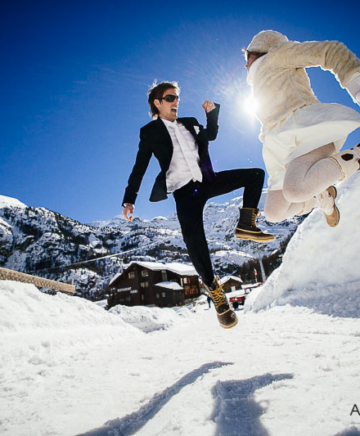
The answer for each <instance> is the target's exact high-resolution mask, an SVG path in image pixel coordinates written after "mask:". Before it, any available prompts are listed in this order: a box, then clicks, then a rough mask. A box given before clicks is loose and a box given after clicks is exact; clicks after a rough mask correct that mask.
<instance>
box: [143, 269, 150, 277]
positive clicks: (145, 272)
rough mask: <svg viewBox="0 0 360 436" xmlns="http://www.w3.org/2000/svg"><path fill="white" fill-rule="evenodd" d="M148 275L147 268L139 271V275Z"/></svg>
mask: <svg viewBox="0 0 360 436" xmlns="http://www.w3.org/2000/svg"><path fill="white" fill-rule="evenodd" d="M148 276H149V271H148V270H147V269H143V270H142V271H141V277H148Z"/></svg>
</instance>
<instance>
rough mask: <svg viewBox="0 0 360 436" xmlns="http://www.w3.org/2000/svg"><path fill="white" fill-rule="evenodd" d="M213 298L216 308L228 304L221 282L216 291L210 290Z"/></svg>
mask: <svg viewBox="0 0 360 436" xmlns="http://www.w3.org/2000/svg"><path fill="white" fill-rule="evenodd" d="M210 294H211V298H212V300H213V302H214V304H215V306H216V307H219V306H221V305H222V304H227V301H226V298H225V295H224V292H223V290H222V286H221V285H220V283H219V282H217V288H216V289H214V290H210Z"/></svg>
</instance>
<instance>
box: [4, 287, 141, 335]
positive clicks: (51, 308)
mask: <svg viewBox="0 0 360 436" xmlns="http://www.w3.org/2000/svg"><path fill="white" fill-rule="evenodd" d="M94 324H95V325H96V326H97V327H100V326H101V327H111V328H119V329H123V330H129V329H130V330H132V329H131V327H129V326H127V325H126V323H125V322H124V321H122V320H121V318H119V317H116V316H114V315H111V314H109V313H108V312H106V311H105V310H104V309H102V308H101V307H99V306H98V305H96V304H94V303H92V302H90V301H88V300H85V299H83V298H79V297H74V296H68V295H65V294H61V293H58V294H56V295H49V294H44V293H42V292H40V291H39V290H38V289H37V288H36V287H35V286H34V285H30V284H26V283H18V282H12V281H8V280H3V281H0V333H1V334H6V333H29V332H34V333H36V331H37V330H40V331H50V330H52V331H68V332H70V331H71V332H73V331H74V329H79V328H81V329H83V330H84V329H93V328H94Z"/></svg>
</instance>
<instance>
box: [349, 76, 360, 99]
mask: <svg viewBox="0 0 360 436" xmlns="http://www.w3.org/2000/svg"><path fill="white" fill-rule="evenodd" d="M346 88H347V90H348V91H349V94H350V95H351V97H352V98H353V100H354V101H355V103H357V104H358V105H360V76H357V77H355V79H352V81H351V82H349V83H348V85H347V87H346Z"/></svg>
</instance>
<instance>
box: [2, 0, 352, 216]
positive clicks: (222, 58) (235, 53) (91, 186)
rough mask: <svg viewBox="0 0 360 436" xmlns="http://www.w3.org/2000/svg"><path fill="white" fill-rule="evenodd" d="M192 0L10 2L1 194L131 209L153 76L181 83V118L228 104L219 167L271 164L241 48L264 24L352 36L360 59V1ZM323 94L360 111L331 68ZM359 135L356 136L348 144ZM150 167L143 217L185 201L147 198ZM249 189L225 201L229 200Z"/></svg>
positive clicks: (62, 207)
mask: <svg viewBox="0 0 360 436" xmlns="http://www.w3.org/2000/svg"><path fill="white" fill-rule="evenodd" d="M244 3H245V2H240V1H238V0H236V1H235V0H234V1H232V0H230V1H227V0H223V1H221V2H219V1H218V0H217V1H212V0H208V1H196V0H194V1H191V2H190V1H188V0H185V1H182V2H179V3H168V4H166V3H164V2H148V1H136V0H133V1H131V2H130V1H125V0H118V1H115V0H113V1H111V0H97V1H95V0H86V1H85V0H72V1H68V0H57V1H53V0H46V1H37V0H31V1H18V0H7V1H4V0H3V1H2V2H1V4H0V33H1V41H2V44H1V47H0V55H1V60H2V67H1V70H0V88H1V89H0V95H1V103H2V104H1V106H0V111H1V116H0V123H1V142H0V194H1V195H7V196H11V197H15V198H18V199H19V200H20V201H22V202H23V203H25V204H27V205H29V206H43V207H46V208H49V209H51V210H54V211H56V212H59V213H61V214H63V215H65V216H68V217H70V218H73V219H76V220H78V221H80V222H83V223H87V222H91V221H94V220H106V219H110V218H111V217H113V216H115V215H118V214H120V213H121V201H122V197H123V192H124V189H125V187H126V183H127V179H128V176H129V174H130V171H131V169H132V166H133V164H134V160H135V156H136V152H137V147H138V139H139V129H140V127H141V126H143V125H144V124H146V123H147V122H149V121H150V120H151V119H150V117H149V109H148V106H147V95H146V94H147V90H148V88H149V86H151V84H152V82H153V81H154V79H157V80H158V81H162V80H170V81H171V80H177V81H178V82H179V85H180V87H181V103H180V111H179V115H180V116H195V117H196V118H198V120H199V121H200V122H202V123H203V122H205V116H204V113H203V109H202V108H201V104H202V102H203V101H204V100H205V99H210V100H213V101H215V102H217V103H220V104H221V110H220V118H219V125H220V130H219V136H218V139H217V140H216V141H215V142H213V143H212V144H211V157H212V160H213V162H214V167H215V169H216V170H218V171H221V170H224V169H230V168H241V167H252V166H257V167H262V168H263V167H264V165H263V162H262V157H261V143H260V142H259V140H258V133H259V127H260V125H259V123H258V121H257V120H256V119H254V118H252V117H251V116H250V115H249V114H247V113H246V112H245V111H244V110H243V106H242V101H244V100H245V99H246V98H247V97H248V96H249V93H250V88H249V87H248V85H247V84H246V70H245V68H244V64H245V63H244V59H243V56H242V53H241V49H242V48H244V47H246V46H247V45H248V43H249V42H250V40H251V38H252V37H253V35H254V34H256V33H257V32H259V31H260V30H263V29H274V30H278V31H280V32H282V33H284V34H286V35H287V36H288V38H289V39H292V40H297V41H305V40H325V39H327V40H339V41H342V42H344V43H345V44H346V45H347V46H348V47H349V48H350V49H351V50H352V51H353V52H355V53H356V54H357V55H358V56H360V38H359V25H358V22H359V16H360V5H357V6H348V7H344V4H343V3H342V2H339V1H323V0H318V1H316V2H314V1H309V0H305V1H302V2H296V3H295V2H289V1H286V2H285V1H284V2H282V1H280V2H276V1H274V2H269V1H266V2H265V1H257V2H246V4H244ZM309 74H310V77H311V81H312V85H313V89H314V91H315V93H316V95H317V97H318V98H319V99H320V100H321V101H323V102H337V103H342V104H345V105H348V106H350V107H352V108H354V109H356V110H358V111H359V109H360V108H359V107H358V106H356V105H355V104H353V103H352V100H351V99H350V97H349V96H348V94H347V92H346V91H344V90H342V89H341V88H340V87H339V86H338V84H337V82H336V80H335V79H334V77H333V76H332V75H331V74H330V73H329V72H323V71H321V70H320V69H315V68H313V69H310V70H309ZM358 142H360V132H358V131H357V132H354V133H353V134H351V135H350V137H349V139H348V141H347V143H346V148H348V147H347V146H349V147H352V146H354V145H355V144H356V143H358ZM158 171H159V170H158V166H157V162H156V161H155V159H153V161H152V163H151V164H150V166H149V169H148V172H147V174H146V176H145V178H144V180H143V184H142V187H141V191H140V194H139V197H138V201H137V203H136V210H135V216H139V217H142V218H152V217H155V216H158V215H162V216H168V215H169V214H170V213H172V212H173V211H174V201H173V199H172V198H171V197H170V198H169V200H167V201H165V202H160V203H150V202H149V201H148V198H149V195H150V190H151V186H152V183H153V180H154V178H155V176H156V174H157V173H158ZM241 194H242V191H239V192H235V193H232V194H228V195H227V196H223V197H219V198H218V200H217V201H218V202H225V201H228V200H229V199H231V198H233V197H234V196H239V195H241Z"/></svg>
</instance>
